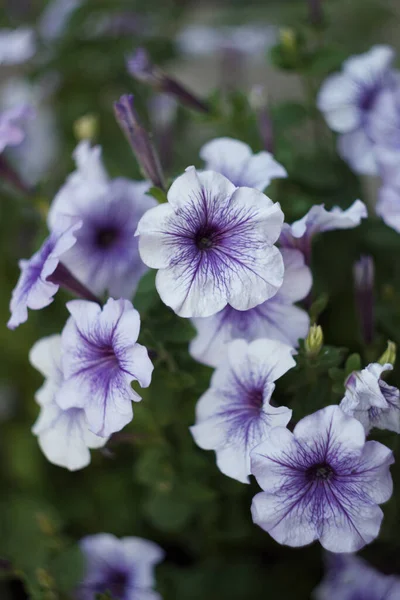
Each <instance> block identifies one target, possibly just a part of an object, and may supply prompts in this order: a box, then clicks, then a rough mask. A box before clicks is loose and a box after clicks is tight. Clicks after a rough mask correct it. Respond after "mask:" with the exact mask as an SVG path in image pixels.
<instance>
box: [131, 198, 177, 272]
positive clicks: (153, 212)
mask: <svg viewBox="0 0 400 600" xmlns="http://www.w3.org/2000/svg"><path fill="white" fill-rule="evenodd" d="M174 214H175V213H174V210H173V208H172V206H170V205H169V204H160V205H159V206H156V207H155V208H151V209H150V210H148V211H147V212H146V213H145V214H144V215H143V217H142V218H141V219H140V221H139V224H138V227H137V230H136V233H135V235H139V236H140V237H139V253H140V258H141V259H142V261H143V262H144V263H145V264H146V265H147V266H148V267H151V268H153V269H163V268H165V267H168V265H169V264H170V262H171V260H172V257H173V246H171V236H170V235H169V231H170V228H171V222H173V220H174Z"/></svg>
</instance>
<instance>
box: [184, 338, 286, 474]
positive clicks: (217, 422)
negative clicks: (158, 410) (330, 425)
mask: <svg viewBox="0 0 400 600" xmlns="http://www.w3.org/2000/svg"><path fill="white" fill-rule="evenodd" d="M227 350H228V359H227V360H225V362H222V363H221V364H220V365H219V366H218V368H217V369H216V371H215V372H214V374H213V377H212V379H211V386H210V388H209V390H207V392H205V394H203V396H202V397H201V398H200V400H199V401H198V403H197V406H196V423H195V425H194V426H193V427H191V428H190V431H191V433H192V435H193V438H194V440H195V442H196V444H197V445H198V446H200V447H201V448H203V449H207V450H215V452H216V455H217V466H218V467H219V469H220V470H221V471H222V472H223V473H224V474H225V475H228V476H229V477H233V478H234V479H237V480H238V481H241V482H242V483H249V477H248V476H249V474H250V453H251V451H252V449H253V448H254V447H255V446H257V445H258V444H259V443H260V442H261V441H262V440H263V439H264V438H265V437H266V436H267V434H268V432H269V431H270V430H271V428H279V427H280V426H285V425H287V424H288V422H289V420H290V418H291V415H292V411H291V410H289V409H288V408H287V407H285V406H279V407H276V406H272V405H271V403H270V399H271V396H272V393H273V390H274V388H275V385H274V383H273V382H274V380H275V379H276V378H277V377H279V376H281V375H282V374H283V373H284V372H286V371H287V370H288V369H290V368H292V367H293V366H294V364H295V363H294V360H293V359H292V357H291V352H292V349H291V348H289V347H287V346H284V345H283V344H280V343H279V342H271V341H270V340H257V341H255V342H252V343H251V344H247V343H246V342H245V341H244V340H235V341H233V342H231V343H230V344H228V349H227ZM273 351H274V356H272V354H273ZM278 362H279V363H280V364H279V366H277V363H278Z"/></svg>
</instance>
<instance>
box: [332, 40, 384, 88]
mask: <svg viewBox="0 0 400 600" xmlns="http://www.w3.org/2000/svg"><path fill="white" fill-rule="evenodd" d="M394 57H395V51H394V49H393V48H391V47H390V46H387V45H383V44H382V45H377V46H373V47H372V48H371V49H370V50H369V51H368V52H365V53H364V54H360V55H358V56H351V57H350V58H348V59H347V60H345V61H344V63H343V67H344V70H345V72H346V73H348V74H349V75H350V76H351V77H353V78H354V80H355V81H358V82H359V83H361V82H365V83H367V84H370V83H371V81H372V82H374V81H376V80H379V79H381V78H382V74H385V73H386V72H387V71H388V69H390V67H391V66H392V63H393V60H394Z"/></svg>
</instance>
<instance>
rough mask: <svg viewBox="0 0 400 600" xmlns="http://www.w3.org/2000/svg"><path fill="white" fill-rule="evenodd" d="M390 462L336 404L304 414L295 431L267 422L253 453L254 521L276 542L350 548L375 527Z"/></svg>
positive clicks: (388, 485)
mask: <svg viewBox="0 0 400 600" xmlns="http://www.w3.org/2000/svg"><path fill="white" fill-rule="evenodd" d="M393 462H394V458H393V454H392V452H391V450H389V448H387V447H386V446H384V445H383V444H380V443H379V442H373V441H370V442H365V432H364V429H363V427H362V425H361V423H359V421H357V419H354V418H353V417H350V416H349V415H346V414H345V413H344V412H343V411H342V410H341V409H340V408H339V407H338V406H327V407H326V408H323V409H322V410H319V411H317V412H316V413H313V414H312V415H309V416H308V417H305V418H304V419H302V420H301V421H299V423H298V424H297V425H296V427H295V428H294V431H293V433H291V432H290V431H288V429H286V428H285V427H275V428H273V429H270V430H269V431H268V434H267V436H266V438H265V440H264V441H263V442H262V443H261V444H260V445H259V446H258V447H257V448H255V449H254V450H253V452H252V455H251V472H252V474H253V475H254V476H255V477H256V479H257V481H258V483H259V485H260V487H261V488H262V489H263V491H262V492H260V493H259V494H257V495H256V496H255V497H254V498H253V503H252V516H253V521H254V522H255V523H256V524H257V525H259V526H260V527H261V528H262V529H264V530H265V531H267V532H268V533H269V534H270V535H271V536H272V537H273V538H274V540H276V541H277V542H279V543H280V544H286V545H288V546H305V545H306V544H310V543H311V542H313V541H314V540H319V541H320V542H321V545H322V546H323V547H324V548H325V549H326V550H330V551H331V552H355V551H356V550H359V549H360V548H362V547H363V546H365V545H366V544H369V543H370V542H372V540H374V539H375V538H376V537H377V535H378V533H379V529H380V525H381V522H382V519H383V512H382V510H381V509H380V508H379V506H378V504H381V503H382V502H386V501H387V500H389V498H390V496H391V495H392V490H393V483H392V478H391V475H390V471H389V467H390V465H391V464H392V463H393Z"/></svg>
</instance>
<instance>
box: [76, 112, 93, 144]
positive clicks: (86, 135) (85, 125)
mask: <svg viewBox="0 0 400 600" xmlns="http://www.w3.org/2000/svg"><path fill="white" fill-rule="evenodd" d="M97 126H98V122H97V117H96V116H95V115H92V114H87V115H83V117H80V118H79V119H77V120H76V121H75V123H74V125H73V127H74V134H75V137H76V138H77V139H78V140H93V139H94V138H95V137H96V134H97Z"/></svg>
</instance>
